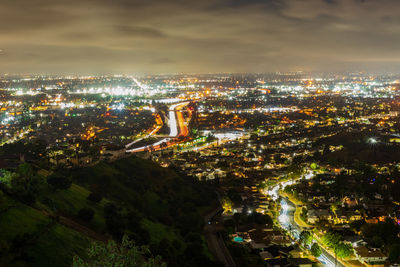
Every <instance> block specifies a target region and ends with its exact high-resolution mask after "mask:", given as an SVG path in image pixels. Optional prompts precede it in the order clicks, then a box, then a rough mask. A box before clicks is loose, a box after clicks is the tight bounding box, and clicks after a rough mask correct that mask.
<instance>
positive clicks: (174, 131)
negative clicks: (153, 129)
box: [126, 102, 189, 153]
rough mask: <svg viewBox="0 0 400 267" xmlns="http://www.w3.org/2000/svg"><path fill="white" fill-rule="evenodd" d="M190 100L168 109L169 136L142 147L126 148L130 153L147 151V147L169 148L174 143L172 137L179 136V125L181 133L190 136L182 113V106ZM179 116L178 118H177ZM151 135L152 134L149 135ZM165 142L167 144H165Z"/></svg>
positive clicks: (153, 148)
mask: <svg viewBox="0 0 400 267" xmlns="http://www.w3.org/2000/svg"><path fill="white" fill-rule="evenodd" d="M188 104H189V102H184V103H179V104H174V105H171V106H170V108H169V111H168V114H169V128H170V134H169V137H167V138H164V139H162V140H159V141H157V142H155V143H153V144H150V145H146V146H142V147H137V148H133V149H129V150H126V152H128V153H136V152H142V151H145V150H146V149H152V150H160V149H163V148H167V147H170V146H172V145H173V143H170V141H171V140H172V138H176V137H178V125H179V132H180V135H182V136H188V135H189V130H188V128H187V126H186V124H185V119H184V117H183V114H182V111H181V110H182V108H183V107H185V106H187V105H188ZM177 117H178V119H177ZM149 136H150V135H149ZM149 136H148V137H149ZM163 144H166V145H165V146H163Z"/></svg>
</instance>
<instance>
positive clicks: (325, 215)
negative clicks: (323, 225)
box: [307, 209, 333, 224]
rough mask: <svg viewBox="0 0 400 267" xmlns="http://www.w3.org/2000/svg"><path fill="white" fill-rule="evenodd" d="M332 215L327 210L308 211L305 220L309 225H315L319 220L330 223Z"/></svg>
mask: <svg viewBox="0 0 400 267" xmlns="http://www.w3.org/2000/svg"><path fill="white" fill-rule="evenodd" d="M332 219H333V218H332V214H331V213H330V212H329V210H327V209H309V210H308V213H307V220H308V222H309V223H312V224H313V223H316V222H318V221H320V220H327V221H329V222H330V221H332Z"/></svg>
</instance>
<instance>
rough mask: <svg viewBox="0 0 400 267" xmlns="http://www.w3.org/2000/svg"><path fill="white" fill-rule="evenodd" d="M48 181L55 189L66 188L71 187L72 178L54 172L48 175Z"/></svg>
mask: <svg viewBox="0 0 400 267" xmlns="http://www.w3.org/2000/svg"><path fill="white" fill-rule="evenodd" d="M47 183H48V184H49V185H51V187H53V189H54V191H55V190H57V189H60V190H65V189H68V188H70V187H71V184H72V182H71V180H70V179H68V178H67V177H65V176H62V175H59V174H53V175H51V176H49V177H47Z"/></svg>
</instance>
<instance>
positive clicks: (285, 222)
mask: <svg viewBox="0 0 400 267" xmlns="http://www.w3.org/2000/svg"><path fill="white" fill-rule="evenodd" d="M281 207H282V208H281V212H280V215H279V217H278V221H279V224H280V225H281V226H282V227H283V228H284V229H286V230H287V231H289V232H290V233H291V234H292V235H293V237H294V238H295V239H296V240H297V239H298V238H299V235H300V233H301V231H303V228H302V227H301V226H299V225H298V224H297V223H296V222H295V220H294V212H295V210H296V206H295V205H294V204H293V203H292V202H291V201H290V200H289V199H287V198H282V200H281ZM321 250H322V254H321V256H320V257H318V259H319V260H320V261H321V262H322V263H323V264H324V265H325V266H329V267H335V266H339V267H344V265H343V264H341V263H340V262H339V261H337V262H336V265H335V258H334V257H333V256H332V255H331V254H329V253H328V252H327V251H326V250H325V249H324V248H323V247H321Z"/></svg>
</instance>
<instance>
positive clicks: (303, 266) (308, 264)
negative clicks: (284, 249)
mask: <svg viewBox="0 0 400 267" xmlns="http://www.w3.org/2000/svg"><path fill="white" fill-rule="evenodd" d="M288 261H289V263H290V264H291V266H298V267H312V265H313V263H314V262H313V261H312V260H310V259H307V258H288Z"/></svg>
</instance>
